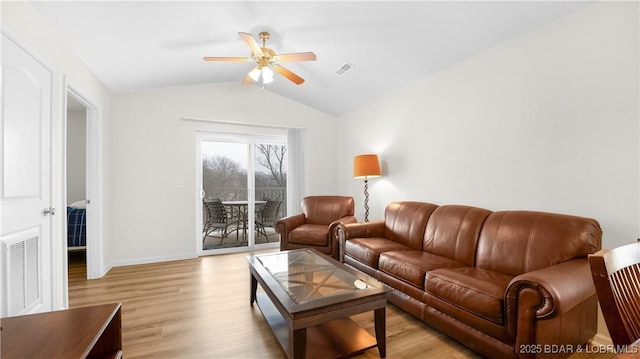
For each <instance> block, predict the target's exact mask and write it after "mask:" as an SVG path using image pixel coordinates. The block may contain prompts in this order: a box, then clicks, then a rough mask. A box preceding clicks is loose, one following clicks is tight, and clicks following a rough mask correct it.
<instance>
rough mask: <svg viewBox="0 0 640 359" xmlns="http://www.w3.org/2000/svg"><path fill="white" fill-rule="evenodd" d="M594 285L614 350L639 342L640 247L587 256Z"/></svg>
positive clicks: (634, 246) (619, 248)
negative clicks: (616, 347)
mask: <svg viewBox="0 0 640 359" xmlns="http://www.w3.org/2000/svg"><path fill="white" fill-rule="evenodd" d="M589 264H590V265H591V273H592V275H593V283H594V285H595V287H596V293H597V294H598V302H599V303H600V308H601V309H602V314H603V316H604V319H605V322H606V323H607V329H609V334H610V335H611V340H612V341H613V344H614V345H615V346H623V345H629V344H631V343H633V342H634V341H636V340H638V339H640V281H639V280H638V276H639V274H640V243H632V244H627V245H625V246H621V247H618V248H614V249H611V250H609V249H603V250H600V251H598V252H597V253H595V254H592V255H590V256H589Z"/></svg>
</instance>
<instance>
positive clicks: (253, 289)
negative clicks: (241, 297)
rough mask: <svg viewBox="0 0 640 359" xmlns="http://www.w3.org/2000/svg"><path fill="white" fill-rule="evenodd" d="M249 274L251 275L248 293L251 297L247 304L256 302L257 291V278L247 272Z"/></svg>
mask: <svg viewBox="0 0 640 359" xmlns="http://www.w3.org/2000/svg"><path fill="white" fill-rule="evenodd" d="M249 275H250V276H251V289H249V291H250V292H249V293H251V294H250V296H251V299H250V300H249V304H251V305H253V303H255V302H256V292H257V291H258V280H257V279H256V277H254V276H253V274H252V273H249Z"/></svg>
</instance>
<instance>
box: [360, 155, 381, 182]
mask: <svg viewBox="0 0 640 359" xmlns="http://www.w3.org/2000/svg"><path fill="white" fill-rule="evenodd" d="M380 174H381V173H380V162H379V161H378V155H374V154H367V155H358V156H356V157H355V158H354V159H353V177H354V178H363V177H364V178H367V177H380Z"/></svg>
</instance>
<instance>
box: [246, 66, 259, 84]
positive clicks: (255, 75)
mask: <svg viewBox="0 0 640 359" xmlns="http://www.w3.org/2000/svg"><path fill="white" fill-rule="evenodd" d="M260 73H261V71H260V68H259V67H258V66H256V67H254V68H253V70H251V71H249V77H251V79H252V80H253V81H256V82H257V81H258V79H260Z"/></svg>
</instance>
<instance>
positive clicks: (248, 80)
mask: <svg viewBox="0 0 640 359" xmlns="http://www.w3.org/2000/svg"><path fill="white" fill-rule="evenodd" d="M252 83H253V79H252V78H251V76H249V74H247V76H246V77H245V78H244V80H242V84H243V85H251V84H252Z"/></svg>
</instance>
